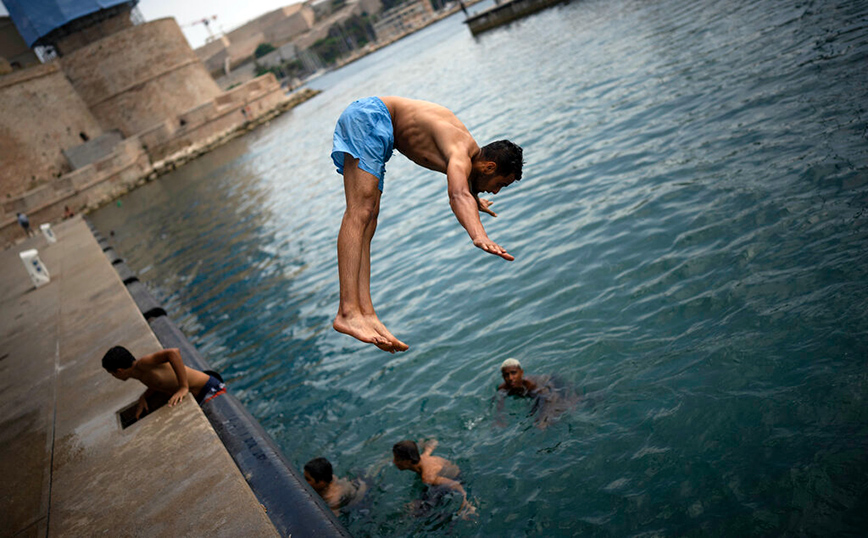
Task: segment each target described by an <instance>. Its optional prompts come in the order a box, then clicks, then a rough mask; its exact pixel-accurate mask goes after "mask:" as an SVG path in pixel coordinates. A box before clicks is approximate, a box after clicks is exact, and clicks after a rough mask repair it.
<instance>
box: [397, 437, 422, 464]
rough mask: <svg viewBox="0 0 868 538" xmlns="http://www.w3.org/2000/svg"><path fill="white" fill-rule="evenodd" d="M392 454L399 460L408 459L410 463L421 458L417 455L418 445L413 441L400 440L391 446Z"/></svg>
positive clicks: (417, 461)
mask: <svg viewBox="0 0 868 538" xmlns="http://www.w3.org/2000/svg"><path fill="white" fill-rule="evenodd" d="M392 454H393V455H394V456H395V457H396V458H397V459H399V460H402V461H409V462H410V463H414V464H415V463H419V461H420V460H421V459H422V458H420V457H419V447H418V446H417V445H416V442H415V441H409V440H405V441H400V442H397V443H395V446H393V447H392Z"/></svg>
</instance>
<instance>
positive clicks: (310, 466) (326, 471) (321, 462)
mask: <svg viewBox="0 0 868 538" xmlns="http://www.w3.org/2000/svg"><path fill="white" fill-rule="evenodd" d="M304 470H305V471H306V472H307V474H309V475H310V477H311V478H313V479H314V480H316V481H317V482H331V481H332V475H333V474H334V471H333V470H332V464H331V463H329V460H327V459H325V458H314V459H312V460H310V461H309V462H307V463H305V464H304Z"/></svg>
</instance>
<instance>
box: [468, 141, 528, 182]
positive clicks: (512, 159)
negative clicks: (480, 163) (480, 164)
mask: <svg viewBox="0 0 868 538" xmlns="http://www.w3.org/2000/svg"><path fill="white" fill-rule="evenodd" d="M479 158H480V159H483V160H485V161H492V162H494V164H496V165H497V173H498V174H500V175H502V176H508V175H510V174H515V180H516V181H518V180H520V179H521V167H522V165H523V164H524V160H523V159H522V149H521V147H520V146H517V145H516V144H513V143H512V142H510V141H509V140H498V141H496V142H492V143H490V144H487V145H485V146H483V147H482V149H481V150H480V153H479Z"/></svg>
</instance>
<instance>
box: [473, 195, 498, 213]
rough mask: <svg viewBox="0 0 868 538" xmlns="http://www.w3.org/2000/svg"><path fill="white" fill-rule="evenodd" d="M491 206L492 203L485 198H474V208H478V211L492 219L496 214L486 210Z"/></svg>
mask: <svg viewBox="0 0 868 538" xmlns="http://www.w3.org/2000/svg"><path fill="white" fill-rule="evenodd" d="M492 204H494V202H492V201H491V200H486V199H485V198H480V197H479V196H477V197H476V206H477V207H478V208H479V210H480V211H482V212H483V213H488V214H489V215H491V216H492V217H496V216H497V213H495V212H494V211H492V210H490V209H488V208H489V207H491V205H492Z"/></svg>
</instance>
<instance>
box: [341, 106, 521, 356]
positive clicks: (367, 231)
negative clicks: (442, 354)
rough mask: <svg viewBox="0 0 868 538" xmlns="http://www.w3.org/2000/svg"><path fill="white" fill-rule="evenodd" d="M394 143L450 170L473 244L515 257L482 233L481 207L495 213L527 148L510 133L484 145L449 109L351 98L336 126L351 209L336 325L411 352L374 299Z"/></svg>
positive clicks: (455, 206) (345, 223)
mask: <svg viewBox="0 0 868 538" xmlns="http://www.w3.org/2000/svg"><path fill="white" fill-rule="evenodd" d="M393 149H397V150H398V151H399V152H401V153H403V154H404V155H406V156H407V157H408V158H409V159H410V160H411V161H413V162H414V163H416V164H418V165H420V166H423V167H425V168H428V169H429V170H434V171H435V172H440V173H442V174H446V185H447V190H448V193H449V205H450V207H451V208H452V212H453V213H454V214H455V217H456V218H457V219H458V222H459V223H460V224H461V226H463V227H464V229H465V230H466V231H467V233H468V235H470V239H471V241H473V245H474V246H476V247H478V248H480V249H482V250H483V251H485V252H488V253H489V254H494V255H495V256H500V257H501V258H503V259H505V260H507V261H512V260H513V259H514V258H513V256H512V255H511V254H509V253H508V252H507V251H506V249H505V248H503V247H501V246H500V245H498V244H497V243H495V242H494V241H492V240H491V239H490V238H489V237H488V235H487V234H486V233H485V228H483V226H482V221H481V220H480V218H479V213H480V212H483V213H488V214H489V215H491V216H493V217H496V216H497V214H496V213H494V212H493V211H492V210H491V209H489V206H491V204H492V202H491V201H490V200H486V199H483V198H480V197H479V193H482V192H489V193H491V194H497V193H498V192H500V190H501V189H503V188H505V187H507V186H509V185H511V184H512V183H513V182H515V181H518V180H520V179H521V169H522V164H523V161H522V149H521V148H520V147H519V146H517V145H515V144H513V143H512V142H510V141H508V140H499V141H497V142H492V143H491V144H488V145H487V146H484V147H482V148H480V147H479V146H478V145H477V144H476V141H475V140H474V139H473V137H472V136H471V135H470V132H469V131H468V130H467V127H465V126H464V124H463V123H461V121H459V120H458V118H456V117H455V114H453V113H452V112H451V111H449V110H448V109H446V108H444V107H442V106H440V105H437V104H434V103H429V102H426V101H416V100H413V99H405V98H403V97H368V98H365V99H360V100H358V101H355V102H353V103H352V104H351V105H350V106H349V107H347V109H346V110H345V111H344V112H343V114H341V117H340V119H338V122H337V125H336V126H335V132H334V145H333V147H332V153H331V156H332V160H333V161H334V164H335V166H336V167H337V171H338V173H340V174H342V175H343V178H344V193H345V196H346V204H347V205H346V210H345V211H344V216H343V220H342V222H341V229H340V232H339V233H338V277H339V280H340V305H339V306H338V313H337V315H336V316H335V319H334V323H333V327H334V329H335V330H336V331H338V332H342V333H344V334H348V335H350V336H352V337H353V338H356V339H358V340H360V341H362V342H366V343H370V344H374V345H375V346H377V347H378V348H380V349H382V350H383V351H388V352H390V353H394V352H396V351H406V350H407V349H408V348H409V346H408V345H407V344H405V343H404V342H402V341H400V340H398V339H397V338H396V337H395V336H394V335H393V334H392V333H391V332H389V330H388V329H387V328H386V326H385V325H383V323H382V322H381V321H380V319H379V317H377V314H376V312H375V311H374V305H373V302H372V301H371V240H372V239H373V237H374V232H375V231H376V229H377V215H378V214H379V212H380V197H381V195H382V191H383V179H384V176H385V173H386V161H388V160H389V158H390V157H391V156H392V151H393Z"/></svg>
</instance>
